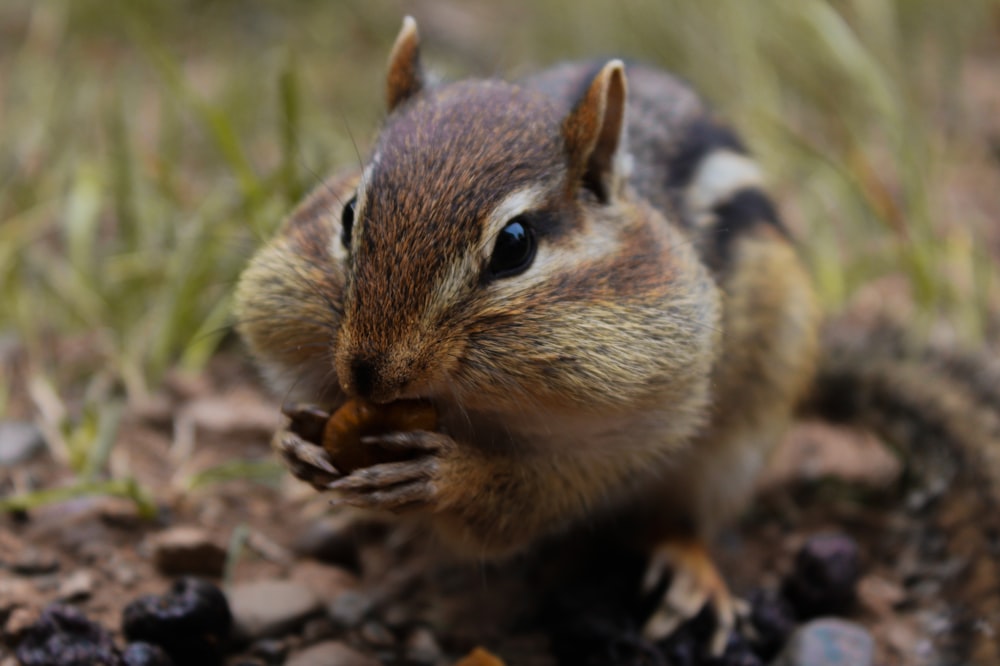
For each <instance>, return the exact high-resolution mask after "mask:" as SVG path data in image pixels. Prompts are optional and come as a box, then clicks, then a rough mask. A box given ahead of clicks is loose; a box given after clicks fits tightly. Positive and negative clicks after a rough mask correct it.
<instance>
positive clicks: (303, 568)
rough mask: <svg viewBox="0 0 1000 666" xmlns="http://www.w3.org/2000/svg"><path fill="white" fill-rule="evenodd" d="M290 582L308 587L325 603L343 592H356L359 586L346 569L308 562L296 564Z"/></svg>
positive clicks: (359, 583)
mask: <svg viewBox="0 0 1000 666" xmlns="http://www.w3.org/2000/svg"><path fill="white" fill-rule="evenodd" d="M291 580H293V581H295V582H296V583H299V584H301V585H304V586H305V587H308V588H309V589H310V590H312V591H313V592H314V593H315V594H316V596H317V597H319V598H320V599H323V600H325V601H330V600H332V599H336V598H337V596H339V595H340V594H342V593H344V592H345V591H347V590H356V589H357V588H358V587H360V585H361V582H360V581H359V580H358V578H357V576H355V575H354V574H353V573H351V572H350V571H348V570H347V569H343V568H341V567H338V566H333V565H330V564H320V563H319V562H312V561H310V560H303V561H300V562H298V563H296V565H295V567H294V568H293V569H292V575H291Z"/></svg>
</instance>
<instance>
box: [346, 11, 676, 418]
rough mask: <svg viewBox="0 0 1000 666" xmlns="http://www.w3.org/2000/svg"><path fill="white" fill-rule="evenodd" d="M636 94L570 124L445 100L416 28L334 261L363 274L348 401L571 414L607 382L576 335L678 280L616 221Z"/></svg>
mask: <svg viewBox="0 0 1000 666" xmlns="http://www.w3.org/2000/svg"><path fill="white" fill-rule="evenodd" d="M625 86H626V84H625V73H624V66H623V64H622V63H621V62H620V61H612V62H610V63H608V64H606V65H605V66H604V67H603V68H601V69H600V70H599V71H597V72H596V73H595V75H594V76H593V78H592V79H591V80H590V81H589V82H588V85H587V86H586V87H585V88H584V89H583V90H581V92H580V96H579V100H578V102H577V103H576V105H575V106H573V107H572V108H571V109H566V108H561V107H560V105H559V103H558V102H557V101H556V100H554V99H552V98H550V97H548V96H546V95H545V94H543V93H541V92H539V91H535V90H530V89H527V88H523V87H519V86H516V85H512V84H509V83H503V82H499V81H483V80H476V81H465V82H458V83H452V84H448V85H443V86H439V87H433V88H431V87H428V86H426V85H425V84H424V76H423V74H422V72H421V68H420V64H419V58H418V49H417V33H416V25H415V23H414V22H413V20H412V19H407V20H406V21H405V22H404V25H403V29H402V31H401V33H400V35H399V37H398V38H397V41H396V44H395V46H394V48H393V51H392V55H391V57H390V63H389V76H388V95H387V98H388V106H389V111H390V113H389V116H388V118H387V121H386V123H385V126H384V127H383V129H382V131H381V133H380V135H379V140H378V142H377V144H376V147H375V150H374V153H373V156H372V158H371V160H370V161H369V163H368V164H367V166H366V168H365V169H364V172H363V175H362V177H361V180H360V184H359V186H358V189H357V191H356V193H355V195H354V196H353V197H351V198H350V199H349V200H348V201H346V202H345V204H344V206H343V209H342V211H341V230H340V234H339V237H337V238H335V239H333V243H332V244H333V245H334V247H332V248H331V251H332V252H333V253H334V254H335V255H337V256H338V257H339V258H341V259H342V260H343V261H344V262H345V264H346V266H347V276H348V277H347V286H346V290H345V298H344V304H343V307H344V312H343V320H342V322H341V326H340V329H339V332H338V335H337V340H336V345H335V347H336V352H335V357H336V358H335V364H336V370H337V375H338V379H339V381H340V385H341V387H342V388H343V389H344V390H345V391H346V392H347V393H349V394H353V395H360V396H363V397H365V398H368V399H370V400H373V401H376V402H388V401H392V400H395V399H398V398H403V397H448V396H452V397H458V398H460V400H461V402H462V404H464V405H469V404H474V403H476V402H478V401H479V400H480V399H483V400H486V399H487V396H493V397H492V398H489V399H490V400H496V399H497V397H496V396H497V395H501V394H502V395H507V396H511V399H515V400H516V399H518V397H517V396H520V399H522V400H523V399H526V398H527V397H528V396H531V397H532V399H533V400H535V401H537V400H542V401H543V402H544V401H545V400H547V399H548V398H549V397H550V395H549V394H551V400H552V401H554V402H560V401H563V400H566V399H570V394H571V393H573V392H574V390H575V389H578V388H579V385H580V384H581V383H583V382H585V381H588V380H590V379H592V378H588V377H584V375H585V374H586V373H587V372H590V371H589V370H586V371H583V370H581V368H582V367H583V366H584V365H588V366H589V359H588V363H587V364H584V363H582V362H581V361H582V360H583V359H582V358H580V355H582V354H586V353H590V352H589V350H588V349H587V347H588V345H589V344H591V343H593V342H594V341H593V340H589V341H588V340H576V339H574V340H570V339H569V337H570V336H572V338H579V337H580V336H582V337H584V338H587V337H588V336H591V335H597V334H599V333H600V329H601V328H602V327H606V326H607V325H608V322H605V321H603V317H602V316H600V315H594V314H593V310H594V309H595V307H596V308H598V309H600V308H601V305H602V303H604V302H607V303H608V304H609V305H611V304H613V303H614V302H615V300H616V299H617V298H619V297H621V296H622V295H628V296H629V298H630V297H631V296H632V295H634V294H637V293H641V292H642V291H643V289H644V285H648V286H650V287H652V286H653V285H654V283H656V284H662V283H663V280H664V269H663V267H662V266H661V265H659V262H656V261H651V260H649V259H650V256H649V253H650V252H651V251H653V248H652V247H649V246H646V247H644V244H646V245H648V244H649V243H650V242H651V240H652V239H649V238H643V237H642V234H643V233H644V230H643V229H636V228H633V226H634V225H628V224H619V225H617V226H616V225H615V224H614V223H613V222H612V221H610V220H612V219H613V218H615V217H616V216H621V207H622V206H623V205H625V204H624V203H623V200H624V199H625V197H624V196H623V192H624V189H625V186H624V182H625V178H626V176H627V174H626V173H625V171H626V164H627V160H626V159H624V156H625V149H624V141H623V132H624V127H625V102H626V87H625ZM604 218H606V219H604ZM645 226H648V225H645ZM630 253H631V255H633V256H629V254H630ZM643 257H645V258H646V259H647V261H643V260H642V259H643ZM654 272H655V274H654ZM668 272H669V271H668ZM622 300H628V299H626V298H624V297H623V298H622ZM604 332H605V334H607V333H608V331H607V330H605V331H604ZM608 337H612V336H608ZM615 337H618V338H621V339H623V340H625V339H627V337H628V336H615ZM610 353H611V355H612V357H613V356H614V354H615V351H614V350H612V351H611V352H610ZM613 362H615V363H619V364H623V363H627V361H624V360H622V359H613ZM604 379H605V380H606V381H610V379H613V378H604ZM608 388H609V387H608V386H607V385H604V386H602V387H601V392H606V391H607V390H608ZM610 388H611V390H612V391H613V390H614V388H613V386H612V387H610ZM576 392H577V393H580V391H576ZM623 398H624V396H623Z"/></svg>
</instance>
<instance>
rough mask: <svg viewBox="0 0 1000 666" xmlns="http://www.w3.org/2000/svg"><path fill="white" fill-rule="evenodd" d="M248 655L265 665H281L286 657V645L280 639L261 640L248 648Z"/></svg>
mask: <svg viewBox="0 0 1000 666" xmlns="http://www.w3.org/2000/svg"><path fill="white" fill-rule="evenodd" d="M250 655H251V656H253V657H257V658H258V659H260V660H261V661H263V662H264V663H266V664H283V663H285V657H287V656H288V643H287V642H285V641H283V640H281V639H280V638H263V639H261V640H259V641H257V642H255V643H254V644H253V645H251V646H250Z"/></svg>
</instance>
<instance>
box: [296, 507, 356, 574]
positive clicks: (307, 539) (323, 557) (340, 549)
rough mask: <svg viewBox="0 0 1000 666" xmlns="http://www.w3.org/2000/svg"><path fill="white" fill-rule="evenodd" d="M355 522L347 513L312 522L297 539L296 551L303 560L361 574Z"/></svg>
mask: <svg viewBox="0 0 1000 666" xmlns="http://www.w3.org/2000/svg"><path fill="white" fill-rule="evenodd" d="M354 523H355V521H354V520H353V519H352V517H351V514H349V513H347V512H342V513H337V514H334V515H332V516H328V517H325V518H323V519H322V520H316V521H312V522H310V523H309V524H308V525H307V526H306V528H305V529H304V530H302V531H301V532H300V533H299V534H298V535H297V536H296V537H295V543H294V545H293V547H292V548H293V550H294V551H295V553H296V554H297V555H299V556H300V557H311V558H314V559H317V560H319V561H321V562H327V563H330V564H336V565H339V566H342V567H345V568H347V569H350V570H351V571H354V572H358V571H360V566H361V565H360V562H359V558H358V535H357V531H356V530H355V529H354V528H355V524H354Z"/></svg>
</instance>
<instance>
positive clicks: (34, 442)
mask: <svg viewBox="0 0 1000 666" xmlns="http://www.w3.org/2000/svg"><path fill="white" fill-rule="evenodd" d="M44 448H45V437H44V436H43V435H42V431H41V430H39V429H38V426H36V425H35V424H34V423H31V422H30V421H0V467H4V466H8V465H10V466H13V465H16V464H18V463H22V462H25V461H27V460H30V459H31V458H32V457H34V456H35V454H37V453H39V452H41V451H42V449H44Z"/></svg>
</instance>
